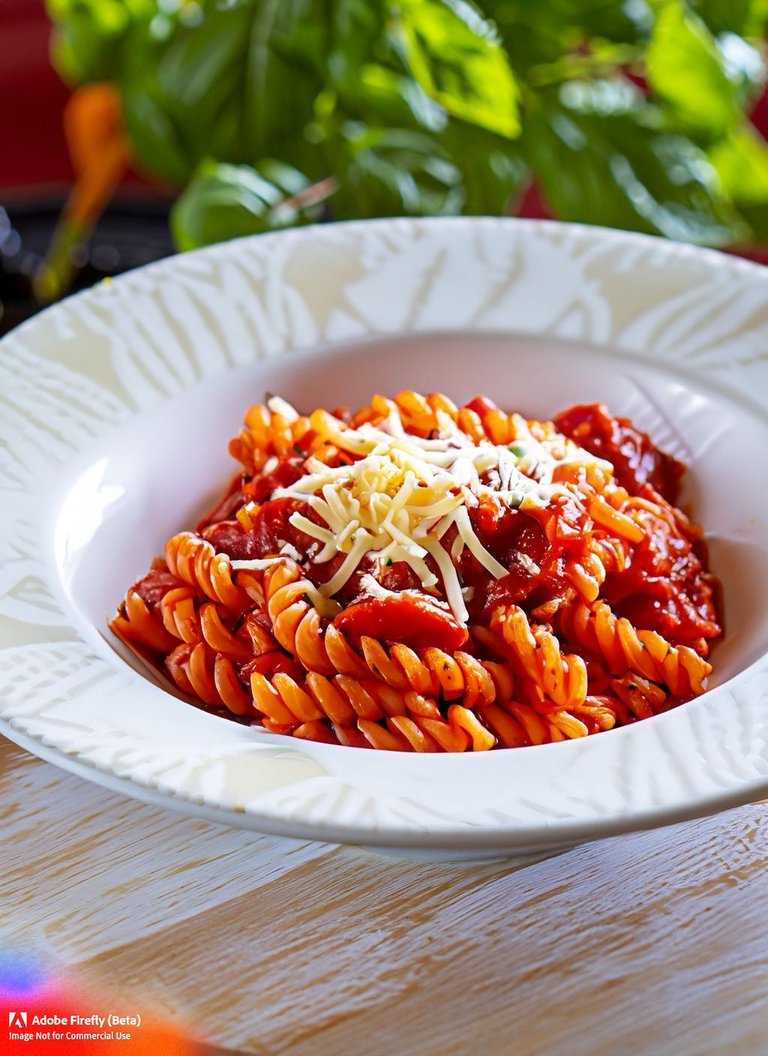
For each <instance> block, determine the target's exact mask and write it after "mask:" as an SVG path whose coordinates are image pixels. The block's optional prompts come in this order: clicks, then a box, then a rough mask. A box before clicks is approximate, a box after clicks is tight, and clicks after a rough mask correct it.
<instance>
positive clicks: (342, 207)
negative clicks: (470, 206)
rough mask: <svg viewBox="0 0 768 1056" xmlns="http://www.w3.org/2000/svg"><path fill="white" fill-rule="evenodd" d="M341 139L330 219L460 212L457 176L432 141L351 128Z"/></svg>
mask: <svg viewBox="0 0 768 1056" xmlns="http://www.w3.org/2000/svg"><path fill="white" fill-rule="evenodd" d="M345 138H346V164H345V165H344V167H343V170H342V171H340V172H339V173H338V175H339V180H340V184H341V186H340V189H339V192H338V193H337V194H336V195H334V197H333V199H332V200H331V202H330V207H331V210H332V212H333V217H334V219H338V220H348V219H357V218H359V217H366V216H403V215H405V216H455V215H457V214H458V213H460V212H461V209H462V205H463V202H464V192H463V189H462V186H461V173H460V172H459V170H458V168H457V167H456V165H455V164H454V163H453V162H452V161H451V160H450V159H449V158H448V157H447V155H446V154H445V153H444V152H443V151H442V150H441V149H440V146H439V144H438V143H437V142H436V141H435V140H434V139H433V138H432V137H430V136H426V135H424V134H422V133H419V132H413V131H411V130H409V129H369V128H366V127H365V126H362V125H359V126H356V125H351V126H350V127H349V128H347V129H346V130H345Z"/></svg>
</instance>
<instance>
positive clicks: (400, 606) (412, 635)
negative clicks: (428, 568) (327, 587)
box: [334, 591, 468, 652]
mask: <svg viewBox="0 0 768 1056" xmlns="http://www.w3.org/2000/svg"><path fill="white" fill-rule="evenodd" d="M334 624H335V626H336V627H338V628H339V630H340V631H341V632H342V633H343V634H347V635H349V637H350V638H351V639H352V642H353V643H354V644H355V645H356V646H359V644H360V639H361V638H362V637H364V636H367V637H370V638H376V639H378V640H384V641H393V642H405V643H407V644H408V645H410V646H412V647H413V648H414V649H423V648H426V647H427V646H430V645H431V646H435V647H436V648H438V649H443V650H445V652H453V650H454V649H460V648H461V647H462V645H464V644H465V642H466V641H467V637H468V634H467V629H466V627H462V626H461V624H460V623H459V622H458V621H457V620H456V617H455V616H454V615H453V613H452V612H451V611H450V610H449V609H447V608H442V607H439V606H438V605H437V604H435V603H434V602H432V601H430V600H429V599H428V598H427V596H426V595H423V594H417V593H415V592H411V591H403V592H402V593H400V594H393V595H391V596H389V597H386V598H362V599H361V600H360V601H357V602H354V603H353V604H352V605H349V606H348V607H347V608H346V609H344V610H343V611H342V612H340V613H339V615H338V616H337V617H336V618H335V620H334Z"/></svg>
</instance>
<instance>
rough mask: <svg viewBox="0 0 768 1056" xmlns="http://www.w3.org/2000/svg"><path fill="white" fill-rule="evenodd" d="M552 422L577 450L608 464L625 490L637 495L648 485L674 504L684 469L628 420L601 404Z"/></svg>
mask: <svg viewBox="0 0 768 1056" xmlns="http://www.w3.org/2000/svg"><path fill="white" fill-rule="evenodd" d="M554 423H555V425H556V426H557V428H558V429H559V431H560V432H561V433H564V434H565V436H568V437H570V439H571V440H573V441H574V443H577V444H578V445H579V447H583V448H584V449H585V450H586V451H589V452H590V453H591V454H593V455H597V457H598V458H605V459H607V460H608V461H609V462H611V463H612V464H613V468H614V472H615V474H616V479H617V481H618V482H619V484H620V485H621V486H622V487H623V488H626V489H627V491H630V492H632V493H633V494H634V495H637V494H638V493H639V492H640V491H641V488H642V486H643V485H644V484H650V485H651V487H652V488H654V489H655V490H656V491H658V493H659V494H660V495H663V496H664V498H665V499H666V500H667V502H670V503H672V505H673V506H674V505H676V504H677V500H678V497H679V494H680V484H681V481H682V478H683V474H684V473H685V466H684V465H683V463H682V462H679V461H678V460H677V459H676V458H673V457H672V455H667V454H665V453H664V452H663V451H659V449H658V448H657V447H656V445H655V444H654V443H653V442H652V441H651V440H650V438H649V437H648V435H647V434H646V433H643V432H641V430H640V429H637V428H636V427H635V426H634V425H633V424H632V422H631V421H630V420H629V419H628V418H614V417H613V416H612V415H611V414H609V413H608V410H607V409H606V408H605V407H604V406H603V404H601V403H580V404H577V405H576V406H575V407H570V408H569V409H568V410H566V411H562V412H561V413H560V414H558V415H557V417H556V418H555V419H554Z"/></svg>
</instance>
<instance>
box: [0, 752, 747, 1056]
mask: <svg viewBox="0 0 768 1056" xmlns="http://www.w3.org/2000/svg"><path fill="white" fill-rule="evenodd" d="M0 819H1V820H0V837H1V838H2V844H1V846H2V869H1V870H0V917H1V918H2V925H1V927H0V939H2V940H3V941H4V942H5V943H7V944H9V945H10V946H11V947H12V948H14V947H15V948H16V949H24V950H26V951H31V952H33V953H35V954H37V955H40V956H41V957H43V958H45V959H46V960H47V961H48V962H50V963H52V964H55V965H58V966H61V968H62V970H64V971H66V972H68V973H69V974H70V976H74V978H76V979H78V980H80V981H81V982H82V985H86V986H87V985H91V986H98V987H99V988H100V989H101V990H102V991H106V992H109V993H112V994H119V995H121V997H123V998H127V996H128V995H131V996H132V998H133V999H134V1000H136V1001H138V1002H143V1004H144V1006H151V1009H152V1010H153V1012H154V1013H155V1014H156V1015H159V1016H161V1017H163V1018H164V1020H165V1022H167V1023H168V1024H171V1025H174V1026H175V1027H177V1028H178V1029H179V1030H180V1031H183V1032H184V1033H185V1035H186V1036H188V1037H193V1038H195V1039H196V1040H198V1041H200V1042H205V1043H207V1045H209V1046H213V1047H215V1050H216V1051H220V1050H221V1051H226V1052H237V1053H253V1054H259V1056H263V1054H270V1056H271V1054H275V1056H277V1054H280V1056H282V1054H289V1056H341V1054H344V1056H346V1054H349V1056H379V1054H381V1056H411V1054H413V1056H465V1054H470V1056H497V1054H498V1056H529V1054H531V1056H541V1054H546V1056H558V1054H563V1056H565V1054H567V1056H599V1054H610V1056H630V1054H635V1053H642V1054H646V1053H647V1054H652V1056H663V1054H666V1053H669V1054H675V1056H686V1054H695V1056H701V1054H710V1053H711V1054H717V1056H721V1054H728V1056H732V1054H756V1056H757V1054H764V1053H768V909H767V907H768V840H767V839H766V834H768V805H766V804H764V803H761V804H757V805H753V806H747V807H742V808H740V809H738V810H733V811H730V812H728V813H724V814H720V815H718V816H717V817H714V818H709V819H705V820H700V821H695V822H690V823H687V824H683V825H677V826H674V827H671V828H666V829H661V830H657V831H654V832H643V833H638V834H634V835H629V836H622V837H617V838H614V839H612V840H604V841H601V842H598V843H592V844H589V845H587V846H583V847H579V848H577V849H575V850H572V851H569V852H567V853H563V854H560V855H557V856H554V857H550V858H547V859H526V860H523V861H520V860H518V861H513V862H503V863H494V864H487V863H486V864H482V865H455V864H452V865H446V864H440V863H429V864H424V863H418V862H413V861H408V860H407V859H399V858H395V857H383V856H377V855H375V854H372V853H369V852H366V851H363V850H358V849H355V848H337V847H331V846H328V845H324V844H319V843H299V842H295V841H288V840H282V839H277V838H274V837H267V836H258V835H254V834H252V833H249V832H245V831H242V830H238V829H228V828H223V827H219V826H217V825H213V824H209V823H207V822H203V821H198V820H194V819H191V818H186V817H184V816H182V815H180V814H178V813H175V812H171V811H166V810H164V809H161V808H158V807H152V806H148V805H145V804H142V803H138V802H134V801H132V800H129V799H126V798H123V797H121V796H119V795H116V794H114V793H110V792H106V791H104V790H102V789H101V788H99V787H97V786H96V785H93V784H90V783H88V782H86V781H83V780H81V779H80V778H77V777H74V776H72V775H70V774H67V773H64V772H63V771H60V770H57V769H56V768H54V767H53V766H51V765H49V764H47V763H43V762H41V761H40V760H38V759H36V758H34V757H32V756H31V755H28V754H27V753H26V752H24V751H22V750H21V749H19V748H17V747H16V746H15V745H12V744H10V743H9V742H7V741H0ZM119 1051H120V1050H119V1047H118V1048H116V1049H115V1052H116V1053H119ZM158 1056H163V1054H162V1053H158Z"/></svg>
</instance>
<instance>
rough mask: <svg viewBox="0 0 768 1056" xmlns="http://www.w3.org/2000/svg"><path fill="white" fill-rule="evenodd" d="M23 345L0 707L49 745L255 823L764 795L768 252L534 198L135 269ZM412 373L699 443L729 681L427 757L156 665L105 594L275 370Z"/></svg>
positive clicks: (17, 380)
mask: <svg viewBox="0 0 768 1056" xmlns="http://www.w3.org/2000/svg"><path fill="white" fill-rule="evenodd" d="M0 349H1V355H0V369H1V370H2V371H3V374H4V377H3V381H2V386H1V388H2V392H3V393H4V402H3V406H2V421H1V423H0V424H1V427H2V434H3V439H4V440H5V441H6V443H7V450H6V454H5V455H4V460H3V463H2V473H3V477H4V479H3V481H2V485H1V486H2V488H3V489H4V502H3V506H4V512H5V515H6V517H5V522H4V526H3V532H2V548H3V551H2V552H3V557H4V561H3V570H2V577H3V578H2V601H1V602H0V647H2V676H0V683H1V684H0V715H1V716H2V722H1V724H0V730H2V732H3V733H5V734H6V735H7V736H8V737H10V738H11V739H12V740H15V741H17V742H18V743H20V744H22V745H24V746H25V747H27V748H29V749H30V750H31V751H33V752H35V753H36V754H38V755H40V756H42V757H43V758H46V759H50V760H51V761H52V762H55V763H56V764H58V765H60V766H63V767H66V768H68V769H71V770H74V771H76V772H77V773H80V774H82V775H83V776H85V777H88V778H90V779H92V780H94V781H97V782H100V783H102V784H104V785H107V786H109V787H111V788H119V789H120V790H122V791H124V792H126V793H127V794H129V795H134V796H136V797H138V798H143V799H151V800H155V801H161V802H163V803H166V804H168V805H169V806H176V807H178V808H179V809H182V810H184V811H186V812H187V813H194V814H198V815H201V816H204V817H210V818H216V819H218V820H222V821H226V822H229V823H232V824H236V825H241V826H245V827H250V828H253V829H257V830H259V831H268V832H275V833H283V834H286V835H291V836H297V837H311V838H316V839H322V840H332V841H339V842H351V843H362V844H366V845H370V846H377V847H382V848H384V847H390V848H397V849H399V850H401V851H405V852H408V853H427V854H441V855H443V856H445V855H454V856H457V857H462V856H467V857H470V856H472V857H478V856H482V855H499V854H516V853H523V852H526V851H532V850H538V849H543V848H552V847H558V846H566V845H568V844H572V843H575V842H579V841H582V840H586V839H591V838H594V837H597V836H601V835H609V834H612V833H618V832H623V831H628V830H630V829H635V828H639V827H645V826H652V825H658V824H662V823H665V822H670V821H675V820H681V819H683V818H687V817H692V816H695V815H700V814H704V813H707V812H711V811H714V810H718V809H721V808H724V807H727V806H732V805H736V804H738V803H742V802H746V801H748V800H751V799H754V798H757V797H759V796H761V795H764V794H766V792H768V747H767V745H766V735H767V734H768V658H767V657H768V621H767V620H766V619H765V610H766V606H765V599H766V597H767V596H768V546H767V545H766V541H765V537H764V526H765V525H766V524H768V486H766V485H767V484H768V473H766V468H765V452H766V449H767V448H768V411H767V410H766V396H767V394H768V385H767V382H768V274H767V273H766V272H764V271H763V270H762V269H761V268H759V267H756V266H754V265H750V264H747V263H744V262H741V261H737V260H734V259H731V258H727V257H724V256H722V255H720V254H717V253H713V252H708V251H701V250H696V249H692V248H690V247H685V246H679V245H675V244H671V243H665V242H661V241H658V240H655V239H650V238H645V237H641V236H635V235H626V234H621V233H617V232H611V231H604V230H600V229H597V228H587V227H576V226H568V225H562V224H556V223H546V222H538V221H537V222H527V221H515V220H492V219H459V220H424V221H406V220H394V221H373V222H363V223H354V224H344V225H329V226H324V227H312V228H308V229H305V230H299V231H291V232H287V233H283V234H277V235H270V236H262V237H258V238H253V239H246V240H241V241H237V242H230V243H227V244H225V245H221V246H216V247H213V248H211V249H208V250H203V251H201V252H197V253H191V254H188V255H186V256H182V257H177V258H174V259H172V260H169V261H164V262H162V263H160V264H157V265H153V266H151V267H148V268H143V269H140V270H139V271H136V272H133V273H132V274H129V275H127V276H125V277H123V278H121V279H118V280H117V281H116V282H114V283H109V284H102V285H101V286H99V287H98V288H96V289H94V290H91V291H89V292H87V293H85V294H81V295H79V296H77V297H73V298H71V299H70V300H68V301H65V302H64V303H62V304H60V305H58V306H56V307H55V308H52V309H50V310H49V311H47V312H44V313H43V314H42V315H40V316H39V317H38V318H36V319H34V320H32V321H31V322H29V323H27V324H26V325H24V326H22V327H20V328H19V329H18V330H16V331H15V332H13V333H11V334H10V335H9V336H8V337H7V338H6V339H5V340H4V341H3V342H2V344H1V345H0ZM401 388H414V389H417V390H421V391H433V390H440V391H444V392H446V393H448V395H450V396H452V397H453V398H454V399H456V400H467V399H470V398H471V397H472V396H474V395H477V394H478V393H484V394H487V395H489V396H491V397H492V398H493V399H495V400H496V401H497V402H498V403H499V404H501V405H502V406H505V407H507V408H509V409H517V410H521V411H523V412H525V413H526V414H528V415H529V416H536V417H542V418H546V417H548V416H551V415H552V414H554V413H555V412H557V411H559V410H561V409H562V408H564V407H567V406H569V405H570V404H572V403H576V402H586V401H588V402H593V401H597V400H601V401H604V402H606V403H607V404H608V405H609V406H610V408H611V409H612V410H613V412H614V413H616V414H625V415H629V416H630V417H632V418H633V419H634V420H635V421H636V422H637V423H638V424H639V426H640V427H641V428H643V429H646V430H648V431H649V432H650V433H651V435H652V436H653V437H654V439H655V440H656V441H657V442H658V443H659V444H660V445H661V446H662V447H664V448H665V449H667V450H669V451H671V452H673V453H674V454H676V455H678V456H679V457H681V458H683V459H684V461H686V462H687V463H688V464H689V465H690V467H691V473H690V480H689V485H688V492H687V495H686V499H687V501H689V502H690V503H692V505H693V507H694V511H695V516H696V519H697V520H698V521H699V522H700V523H702V524H703V525H704V526H705V528H706V531H707V536H708V538H709V542H710V553H711V563H712V566H713V570H714V571H715V572H716V573H717V574H718V575H719V576H720V577H721V578H722V580H723V583H724V587H725V598H726V628H727V639H726V641H725V643H724V644H723V645H721V646H720V647H718V649H717V651H716V653H715V656H714V660H715V668H716V673H715V676H714V678H713V679H712V687H713V688H712V689H711V690H710V691H709V692H707V693H706V694H705V695H704V696H702V697H700V698H699V699H697V700H695V701H692V702H691V703H689V704H686V705H684V706H682V707H680V708H678V709H676V710H674V711H672V712H670V713H668V714H666V715H663V716H659V717H657V718H654V719H651V720H647V721H645V722H641V723H638V724H636V725H634V726H632V727H628V728H625V729H620V730H614V731H610V732H609V733H606V734H601V735H599V736H594V737H589V738H586V739H583V740H580V741H573V742H566V743H559V744H554V745H545V746H541V747H536V748H524V749H518V750H507V751H494V752H490V753H478V754H475V755H473V754H466V755H457V756H451V755H435V756H423V755H409V754H399V753H390V752H373V751H361V750H359V749H351V748H344V747H338V746H329V745H324V744H313V743H309V742H298V741H296V740H294V739H291V738H282V737H275V736H273V735H270V734H267V733H265V732H263V731H260V730H258V729H250V728H246V727H243V726H241V725H238V724H236V723H233V722H229V721H227V720H224V719H221V718H218V717H216V716H212V715H208V714H206V713H204V712H202V711H199V710H197V709H195V708H192V707H190V706H189V705H188V704H186V703H184V702H183V701H181V700H179V699H177V698H176V697H175V696H173V695H172V694H171V693H170V692H169V691H168V688H167V687H166V686H165V685H163V684H161V682H160V680H159V679H156V680H154V681H153V680H152V677H151V676H149V675H148V673H147V672H146V671H144V670H140V668H139V665H138V664H136V663H135V662H134V661H133V660H132V659H131V658H130V656H128V655H126V653H125V651H124V650H122V649H121V648H120V646H119V644H118V643H116V642H115V641H114V639H112V638H111V636H109V634H108V632H107V631H106V620H107V618H108V616H109V614H111V613H112V612H113V611H114V608H115V606H116V604H117V602H118V600H119V599H120V598H121V597H122V595H123V593H124V591H125V589H126V587H127V586H128V585H130V583H132V582H133V581H134V580H135V579H136V578H137V577H138V576H139V575H141V574H142V573H143V572H144V570H145V569H146V568H147V567H148V564H149V561H150V560H151V558H152V557H153V555H155V554H156V553H158V552H160V551H161V550H162V545H163V542H164V540H165V538H166V537H167V536H168V535H170V534H172V533H173V532H174V531H176V530H179V529H181V528H184V527H188V526H190V525H191V524H192V523H193V522H194V519H195V515H196V514H198V513H199V512H200V511H201V510H202V509H204V508H205V507H206V504H207V503H210V500H211V498H212V497H213V496H214V495H215V494H216V492H217V491H218V490H220V489H221V486H222V484H223V482H224V481H225V480H226V478H227V476H228V474H229V473H230V472H231V471H232V468H233V465H232V463H231V461H230V459H229V457H228V455H227V453H226V443H227V439H228V438H229V437H230V436H232V435H234V434H235V433H236V432H237V431H238V428H239V424H240V421H241V419H242V415H243V412H244V411H245V409H246V407H247V405H248V404H249V403H252V402H256V401H258V400H260V399H262V397H263V393H264V391H265V390H269V391H272V392H279V393H281V394H282V395H284V396H285V397H286V398H288V399H289V400H291V401H292V402H294V403H296V404H297V405H299V406H301V407H303V408H310V407H314V406H317V405H326V406H333V405H338V404H341V403H346V404H351V405H355V404H361V403H364V402H367V400H368V398H369V397H370V395H371V394H372V393H373V392H374V391H385V392H388V393H392V392H395V391H398V390H399V389H401ZM9 513H10V517H9V516H8V514H9Z"/></svg>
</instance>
